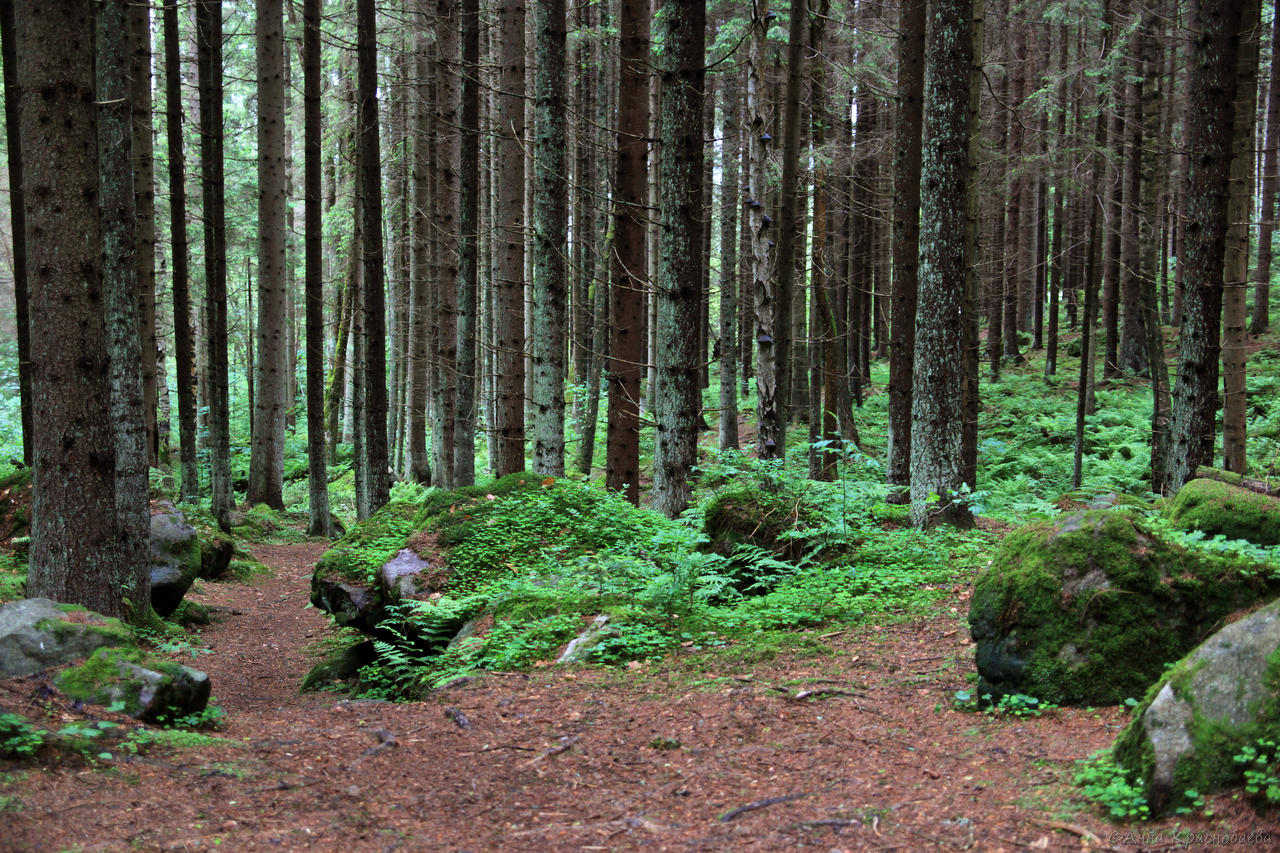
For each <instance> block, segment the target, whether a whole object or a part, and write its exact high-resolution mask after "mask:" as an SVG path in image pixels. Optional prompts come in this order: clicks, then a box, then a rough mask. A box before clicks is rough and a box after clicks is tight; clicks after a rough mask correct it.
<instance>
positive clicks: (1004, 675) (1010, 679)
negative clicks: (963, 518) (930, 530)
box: [969, 510, 1280, 705]
mask: <svg viewBox="0 0 1280 853" xmlns="http://www.w3.org/2000/svg"><path fill="white" fill-rule="evenodd" d="M1278 587H1280V583H1278V582H1277V579H1276V576H1275V574H1274V572H1273V571H1272V570H1271V569H1269V568H1267V567H1261V566H1258V565H1255V564H1252V563H1248V562H1244V561H1240V560H1230V559H1227V558H1222V557H1215V556H1209V555H1205V554H1201V553H1198V552H1192V551H1188V550H1186V549H1184V548H1182V547H1180V546H1178V545H1175V544H1172V543H1170V542H1167V541H1164V540H1162V539H1160V538H1158V537H1157V536H1155V535H1154V534H1153V533H1152V532H1151V531H1150V530H1148V529H1147V528H1146V527H1144V526H1143V525H1142V523H1141V522H1140V521H1138V520H1137V518H1136V517H1134V516H1132V515H1130V514H1128V513H1126V512H1124V511H1123V510H1093V511H1090V512H1085V513H1082V514H1078V515H1072V516H1068V517H1065V518H1062V519H1060V520H1058V521H1056V522H1054V523H1049V522H1042V523H1036V524H1030V525H1027V526H1025V527H1023V528H1021V529H1019V530H1016V531H1014V532H1013V533H1011V534H1010V535H1009V536H1008V537H1007V538H1006V539H1005V541H1004V543H1003V544H1002V546H1001V547H1000V550H999V551H998V552H997V553H996V556H995V559H994V560H993V561H992V564H991V565H990V566H989V567H988V568H987V570H986V571H985V572H983V573H982V574H981V575H980V576H979V577H978V579H977V581H976V582H975V585H974V591H973V598H972V601H971V602H970V607H969V626H970V633H971V634H972V636H973V639H974V641H975V642H976V644H977V649H976V655H977V664H978V673H979V675H980V677H981V680H980V682H979V692H980V693H991V694H992V695H993V696H1000V695H1004V694H1007V693H1025V694H1028V695H1032V696H1036V697H1038V698H1040V699H1042V700H1047V701H1051V702H1055V703H1058V704H1087V705H1102V704H1115V703H1119V702H1122V701H1124V700H1125V699H1126V698H1129V697H1136V696H1141V695H1143V694H1144V693H1145V692H1146V690H1147V688H1148V687H1149V686H1150V685H1151V684H1152V683H1153V682H1154V681H1155V680H1156V679H1157V678H1159V677H1160V674H1161V672H1162V671H1163V668H1164V665H1165V664H1166V663H1172V662H1173V661H1176V660H1178V659H1179V658H1181V657H1182V656H1183V655H1185V654H1186V653H1187V652H1189V651H1190V650H1191V649H1192V648H1194V647H1195V646H1196V644H1197V643H1199V642H1200V641H1201V640H1203V639H1204V638H1205V637H1207V636H1208V635H1209V634H1210V633H1212V632H1213V631H1215V630H1217V629H1218V628H1219V627H1221V625H1222V623H1223V621H1224V620H1225V618H1226V617H1227V616H1228V615H1229V614H1231V613H1233V612H1235V611H1237V610H1240V609H1242V608H1245V607H1248V606H1250V605H1252V604H1254V603H1256V602H1258V601H1259V600H1262V599H1265V598H1266V597H1268V596H1271V595H1274V594H1275V592H1276V591H1277V589H1278Z"/></svg>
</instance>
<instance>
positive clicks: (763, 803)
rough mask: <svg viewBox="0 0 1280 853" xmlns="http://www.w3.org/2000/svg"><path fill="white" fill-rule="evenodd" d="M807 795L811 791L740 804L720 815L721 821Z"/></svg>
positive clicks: (727, 820) (725, 821) (726, 821)
mask: <svg viewBox="0 0 1280 853" xmlns="http://www.w3.org/2000/svg"><path fill="white" fill-rule="evenodd" d="M807 796H809V792H808V791H805V792H803V793H800V794H787V795H786V796H782V797H768V798H766V799H763V800H756V801H755V802H754V803H747V804H746V805H745V806H738V807H737V808H736V809H730V810H729V811H727V812H725V813H724V814H722V815H720V822H721V823H728V822H729V821H731V820H735V819H737V818H739V817H741V816H742V815H744V814H746V813H747V812H753V811H755V810H756V809H767V808H768V807H769V806H776V805H778V803H789V802H791V801H792V800H799V799H802V798H804V797H807Z"/></svg>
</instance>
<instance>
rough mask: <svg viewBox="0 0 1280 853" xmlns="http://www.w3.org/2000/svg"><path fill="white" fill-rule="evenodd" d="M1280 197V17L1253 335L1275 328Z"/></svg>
mask: <svg viewBox="0 0 1280 853" xmlns="http://www.w3.org/2000/svg"><path fill="white" fill-rule="evenodd" d="M1278 197H1280V15H1275V16H1274V20H1273V21H1272V22H1271V77H1270V79H1269V80H1268V82H1267V143H1266V147H1265V149H1264V151H1263V158H1262V199H1261V201H1262V206H1261V209H1260V210H1259V213H1258V264H1257V267H1256V268H1255V272H1254V276H1253V280H1254V288H1253V319H1252V321H1251V322H1250V323H1249V333H1250V334H1253V335H1261V334H1262V333H1263V332H1265V331H1267V329H1268V328H1269V327H1270V325H1271V263H1272V258H1273V257H1274V255H1273V250H1274V247H1273V245H1272V243H1273V235H1274V234H1275V230H1276V200H1277V198H1278Z"/></svg>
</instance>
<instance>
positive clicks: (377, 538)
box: [316, 501, 420, 584]
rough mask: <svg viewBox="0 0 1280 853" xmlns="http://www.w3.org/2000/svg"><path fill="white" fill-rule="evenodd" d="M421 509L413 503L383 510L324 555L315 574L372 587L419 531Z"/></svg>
mask: <svg viewBox="0 0 1280 853" xmlns="http://www.w3.org/2000/svg"><path fill="white" fill-rule="evenodd" d="M419 509H420V507H419V505H418V504H417V503H414V502H411V501H393V502H392V503H389V504H387V505H386V506H384V507H382V509H380V510H378V511H377V512H375V513H374V514H373V515H372V516H370V517H369V518H368V519H366V520H365V521H364V522H362V523H361V524H358V525H356V526H355V527H354V528H353V529H351V530H350V531H349V532H348V533H347V534H346V535H345V536H343V537H342V538H341V539H339V540H338V541H337V542H335V543H334V545H333V547H332V548H330V549H329V550H328V551H325V552H324V555H323V556H321V557H320V561H319V562H318V563H316V575H317V576H318V577H328V578H333V579H337V580H344V581H350V582H354V583H365V584H372V583H373V580H374V575H375V573H376V572H377V571H378V568H379V567H380V566H382V564H383V563H385V562H386V561H387V560H388V559H390V558H391V557H392V556H393V555H394V554H395V553H396V551H398V550H400V549H401V548H403V547H404V543H405V540H406V539H407V538H408V537H409V535H410V534H411V533H414V532H416V529H417V528H416V527H415V523H414V519H415V518H416V517H417V516H418V514H419Z"/></svg>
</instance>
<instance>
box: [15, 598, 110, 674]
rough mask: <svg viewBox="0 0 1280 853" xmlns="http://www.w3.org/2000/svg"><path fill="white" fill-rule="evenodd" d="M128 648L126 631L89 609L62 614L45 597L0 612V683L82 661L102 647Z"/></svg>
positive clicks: (57, 606) (20, 603) (22, 601)
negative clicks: (2, 680) (73, 616)
mask: <svg viewBox="0 0 1280 853" xmlns="http://www.w3.org/2000/svg"><path fill="white" fill-rule="evenodd" d="M73 614H74V615H75V618H74V619H73V618H72V615H73ZM133 644H134V639H133V634H132V632H130V631H129V630H128V629H127V628H125V627H124V626H123V625H121V624H120V622H119V620H116V619H110V618H108V617H106V616H101V615H99V614H97V613H93V612H92V611H89V610H83V609H73V610H71V611H68V610H65V609H63V608H62V607H60V606H59V605H57V604H55V603H54V602H52V601H50V600H48V599H47V598H26V599H23V600H21V601H13V602H10V603H9V604H6V605H4V606H3V607H0V678H12V677H14V676H20V675H32V674H34V673H37V672H40V671H41V670H44V669H48V668H50V667H54V666H61V665H63V664H66V663H71V662H72V661H77V660H83V659H84V658H87V657H88V656H89V655H91V654H93V652H94V651H95V650H96V649H99V648H102V647H104V646H131V645H133Z"/></svg>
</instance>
